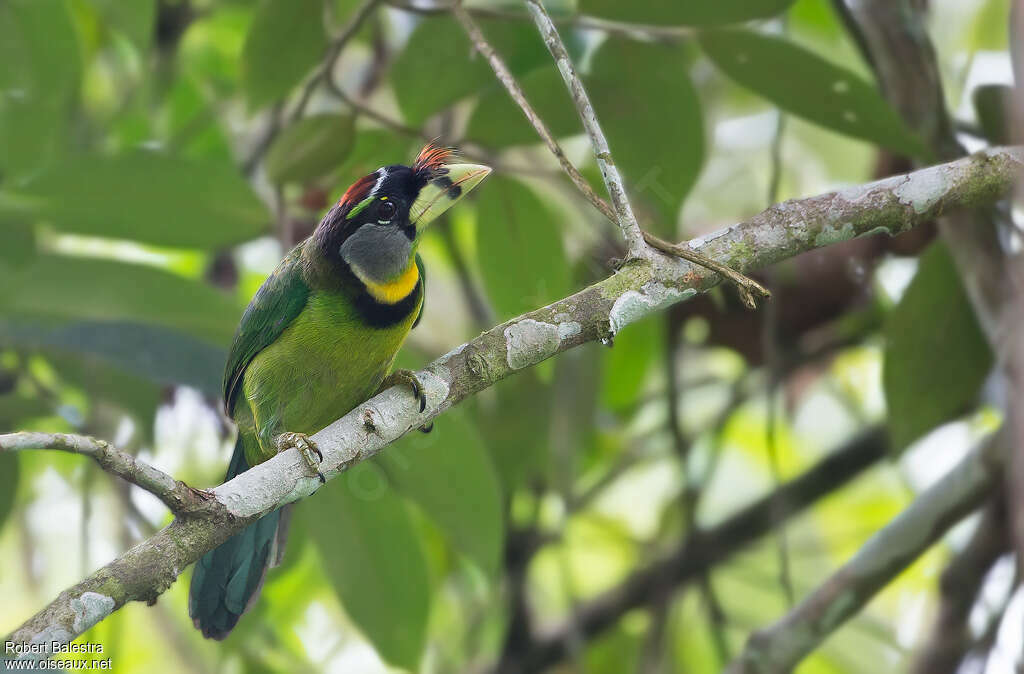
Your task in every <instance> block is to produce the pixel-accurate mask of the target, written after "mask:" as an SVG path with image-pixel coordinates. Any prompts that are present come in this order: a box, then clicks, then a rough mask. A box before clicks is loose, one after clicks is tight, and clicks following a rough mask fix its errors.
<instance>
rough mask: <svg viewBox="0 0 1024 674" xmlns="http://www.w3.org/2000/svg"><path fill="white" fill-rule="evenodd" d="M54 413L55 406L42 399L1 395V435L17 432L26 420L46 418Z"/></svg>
mask: <svg viewBox="0 0 1024 674" xmlns="http://www.w3.org/2000/svg"><path fill="white" fill-rule="evenodd" d="M53 413H54V409H53V405H50V404H48V403H47V402H46V401H44V400H43V399H42V398H40V397H37V396H27V395H22V394H20V393H7V394H4V395H0V433H7V432H9V431H14V430H17V429H18V428H20V427H21V422H23V421H24V420H26V419H31V418H33V417H45V416H49V415H51V414H53Z"/></svg>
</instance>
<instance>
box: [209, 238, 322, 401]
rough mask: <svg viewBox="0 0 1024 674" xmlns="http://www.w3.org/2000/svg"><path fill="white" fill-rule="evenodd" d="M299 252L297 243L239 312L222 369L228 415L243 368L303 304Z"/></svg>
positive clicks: (305, 297)
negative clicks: (242, 312) (238, 320)
mask: <svg viewBox="0 0 1024 674" xmlns="http://www.w3.org/2000/svg"><path fill="white" fill-rule="evenodd" d="M301 253H302V245H301V244H300V245H298V246H296V247H295V248H293V249H292V251H291V252H290V253H288V255H287V256H285V258H284V259H283V260H281V264H279V265H277V269H275V270H274V273H273V274H271V275H270V277H269V278H267V280H266V281H264V282H263V285H262V286H260V289H259V291H258V292H257V293H256V296H255V297H253V298H252V301H251V302H249V306H248V307H246V309H245V313H244V314H242V321H241V323H239V324H238V330H237V331H236V332H235V339H234V341H233V342H232V344H231V351H230V352H229V353H228V363H227V367H226V368H225V369H224V409H225V410H226V411H227V413H228V415H229V416H230V415H231V408H232V406H233V404H232V403H233V399H234V396H235V394H236V393H237V392H238V389H239V386H240V385H241V382H242V376H243V375H244V374H245V368H246V367H247V366H248V365H249V363H250V361H252V359H253V358H255V357H256V354H258V353H259V352H260V351H262V350H263V349H265V348H267V347H268V346H270V345H271V344H273V343H274V340H275V339H277V338H278V337H280V336H281V333H282V332H284V329H285V328H287V327H288V326H289V325H290V324H291V322H292V321H293V320H295V318H296V317H297V316H298V315H299V314H300V313H302V310H303V309H304V308H305V306H306V301H307V300H308V299H309V294H310V290H309V286H308V285H306V282H305V281H304V280H303V278H302V265H301V261H300V256H301Z"/></svg>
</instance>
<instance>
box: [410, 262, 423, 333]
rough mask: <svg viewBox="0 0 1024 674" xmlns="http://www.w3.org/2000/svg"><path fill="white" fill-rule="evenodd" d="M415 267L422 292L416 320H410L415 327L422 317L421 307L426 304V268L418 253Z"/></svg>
mask: <svg viewBox="0 0 1024 674" xmlns="http://www.w3.org/2000/svg"><path fill="white" fill-rule="evenodd" d="M416 268H417V269H419V272H420V285H421V286H423V287H422V288H421V289H420V292H421V293H422V294H423V301H421V302H420V311H419V313H418V314H416V320H415V321H413V322H412V327H414V328H415V327H416V326H417V325H419V324H420V319H421V318H423V307H425V306H427V268H426V267H424V266H423V258H421V257H420V254H419V253H416Z"/></svg>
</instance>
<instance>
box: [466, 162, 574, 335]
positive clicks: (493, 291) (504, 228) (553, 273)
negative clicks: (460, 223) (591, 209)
mask: <svg viewBox="0 0 1024 674" xmlns="http://www.w3.org/2000/svg"><path fill="white" fill-rule="evenodd" d="M479 204H480V207H479V213H478V215H477V247H478V249H479V256H480V270H481V272H482V273H483V278H484V285H485V286H486V287H487V292H488V294H489V295H490V297H491V299H492V300H493V301H494V305H495V307H496V308H497V309H498V311H499V313H501V314H502V315H503V316H516V315H518V314H521V313H523V312H526V311H530V310H532V309H534V308H536V307H538V306H543V305H545V304H547V303H548V302H551V301H553V300H555V299H558V298H559V297H562V296H563V295H566V294H567V293H568V290H569V271H568V264H567V262H566V259H565V251H564V249H563V247H562V236H561V228H560V223H559V221H558V219H557V218H555V217H554V216H553V215H552V213H551V210H550V209H549V208H548V207H547V206H545V205H544V203H543V202H541V200H540V198H539V197H538V196H537V195H536V194H534V192H533V190H531V189H530V188H528V187H527V186H526V185H524V184H523V183H521V182H519V181H517V180H513V179H511V178H506V177H503V176H492V177H491V179H490V180H489V181H488V183H487V187H486V189H484V190H481V192H480V202H479Z"/></svg>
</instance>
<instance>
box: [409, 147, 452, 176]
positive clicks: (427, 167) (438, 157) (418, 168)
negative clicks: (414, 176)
mask: <svg viewBox="0 0 1024 674" xmlns="http://www.w3.org/2000/svg"><path fill="white" fill-rule="evenodd" d="M451 156H452V151H451V150H449V149H448V148H446V147H439V146H437V145H434V144H433V143H427V144H426V145H425V146H424V147H423V149H422V150H420V154H419V156H418V157H416V161H414V162H413V164H412V170H413V173H421V172H431V173H432V172H434V171H436V170H437V169H439V168H441V167H442V166H444V165H445V164H446V163H447V162H448V160H449V159H451Z"/></svg>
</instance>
